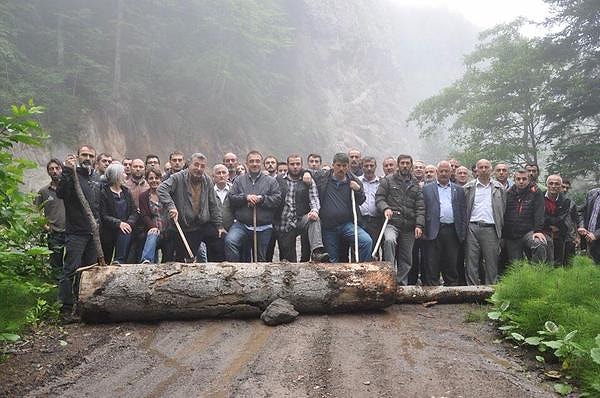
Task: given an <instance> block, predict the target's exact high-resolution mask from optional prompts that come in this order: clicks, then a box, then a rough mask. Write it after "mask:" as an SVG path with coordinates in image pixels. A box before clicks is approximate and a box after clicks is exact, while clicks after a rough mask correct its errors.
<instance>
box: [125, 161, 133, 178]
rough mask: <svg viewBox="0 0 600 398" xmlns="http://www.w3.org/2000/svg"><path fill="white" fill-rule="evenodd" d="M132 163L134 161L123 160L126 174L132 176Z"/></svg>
mask: <svg viewBox="0 0 600 398" xmlns="http://www.w3.org/2000/svg"><path fill="white" fill-rule="evenodd" d="M131 162H133V160H131V159H123V163H122V164H123V167H124V168H125V174H126V175H129V174H131Z"/></svg>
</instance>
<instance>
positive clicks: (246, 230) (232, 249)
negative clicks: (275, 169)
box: [225, 151, 281, 262]
mask: <svg viewBox="0 0 600 398" xmlns="http://www.w3.org/2000/svg"><path fill="white" fill-rule="evenodd" d="M261 163H262V155H261V154H260V152H258V151H250V152H249V153H248V155H247V156H246V168H247V170H248V172H247V173H245V174H242V175H240V176H238V177H237V178H236V179H235V180H234V181H233V185H232V186H231V190H230V191H229V194H228V197H229V203H230V206H231V209H232V211H233V218H234V219H235V222H234V223H233V225H232V226H231V228H230V229H229V232H228V233H227V236H226V237H225V258H226V260H227V261H230V262H240V261H242V259H243V257H244V256H243V248H244V247H248V246H251V247H254V245H253V244H252V242H253V235H254V232H255V231H256V238H257V242H256V247H257V253H253V256H254V258H255V259H257V261H265V259H266V254H267V245H268V244H269V240H270V239H271V234H272V232H273V216H274V214H275V210H276V209H277V208H278V207H279V205H280V204H281V191H280V190H279V184H277V181H275V178H273V177H270V176H268V175H265V174H263V173H262V172H261ZM254 214H256V224H255V223H254Z"/></svg>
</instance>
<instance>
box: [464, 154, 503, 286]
mask: <svg viewBox="0 0 600 398" xmlns="http://www.w3.org/2000/svg"><path fill="white" fill-rule="evenodd" d="M476 168H477V178H476V179H475V180H473V181H471V182H469V183H467V184H466V185H465V186H464V190H465V198H466V203H467V220H469V226H468V228H467V240H466V242H467V243H466V266H465V268H466V269H465V273H466V282H467V284H468V285H479V263H480V261H479V260H480V259H481V257H482V256H483V259H484V260H485V261H484V263H483V283H484V284H486V285H493V284H495V283H496V282H497V280H498V256H499V254H500V238H501V237H502V228H503V226H504V211H505V209H506V191H505V190H504V188H502V185H500V183H499V182H497V181H492V180H491V179H490V176H491V173H492V164H491V163H490V161H489V160H487V159H480V160H479V161H477V164H476Z"/></svg>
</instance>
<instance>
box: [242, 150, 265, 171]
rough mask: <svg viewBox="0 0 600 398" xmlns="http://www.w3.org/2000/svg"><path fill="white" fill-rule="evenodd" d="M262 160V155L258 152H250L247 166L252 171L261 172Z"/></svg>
mask: <svg viewBox="0 0 600 398" xmlns="http://www.w3.org/2000/svg"><path fill="white" fill-rule="evenodd" d="M261 162H262V156H260V155H259V154H257V153H253V154H250V156H248V158H247V159H246V168H247V169H248V171H250V172H251V173H259V172H260V163H261Z"/></svg>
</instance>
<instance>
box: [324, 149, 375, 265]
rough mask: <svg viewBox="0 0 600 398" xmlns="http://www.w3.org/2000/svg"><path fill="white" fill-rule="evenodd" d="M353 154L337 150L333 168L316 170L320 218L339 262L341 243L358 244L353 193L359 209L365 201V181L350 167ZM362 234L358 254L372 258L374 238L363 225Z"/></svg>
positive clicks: (331, 252)
mask: <svg viewBox="0 0 600 398" xmlns="http://www.w3.org/2000/svg"><path fill="white" fill-rule="evenodd" d="M349 163H350V158H349V157H348V155H347V154H345V153H342V152H340V153H336V154H335V156H334V157H333V163H332V169H331V170H329V171H325V172H320V173H318V172H316V173H315V174H314V175H315V177H316V183H317V189H318V191H319V200H320V202H321V210H320V212H319V213H320V218H321V227H322V229H323V243H324V244H325V249H326V251H327V253H329V258H330V260H331V262H334V263H335V262H338V261H339V258H340V255H341V252H340V243H345V244H347V245H348V246H352V247H354V239H355V234H354V222H353V218H354V217H353V210H352V195H354V196H355V203H356V208H355V210H356V212H357V213H359V211H360V210H359V209H358V206H360V205H361V204H362V203H363V202H364V201H365V199H366V198H365V193H364V190H363V188H362V184H361V182H360V181H359V180H358V178H357V177H356V176H355V175H354V174H353V173H351V172H350V170H349ZM357 231H358V234H357V238H358V257H359V260H360V261H369V260H371V249H372V247H371V246H372V244H373V242H372V240H371V237H370V236H369V234H367V233H366V232H365V231H364V230H363V229H362V228H361V227H360V226H358V228H357Z"/></svg>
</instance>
